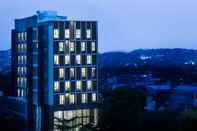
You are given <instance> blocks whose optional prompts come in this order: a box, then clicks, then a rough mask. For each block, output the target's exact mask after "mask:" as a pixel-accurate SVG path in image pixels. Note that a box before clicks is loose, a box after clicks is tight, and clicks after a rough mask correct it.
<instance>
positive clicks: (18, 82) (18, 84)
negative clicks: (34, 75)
mask: <svg viewBox="0 0 197 131" xmlns="http://www.w3.org/2000/svg"><path fill="white" fill-rule="evenodd" d="M20 85H21V84H20V77H18V78H17V86H18V87H20Z"/></svg>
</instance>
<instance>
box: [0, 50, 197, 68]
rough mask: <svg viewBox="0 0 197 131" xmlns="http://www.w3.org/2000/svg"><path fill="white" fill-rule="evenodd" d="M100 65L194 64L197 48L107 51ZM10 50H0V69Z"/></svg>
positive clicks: (9, 54)
mask: <svg viewBox="0 0 197 131" xmlns="http://www.w3.org/2000/svg"><path fill="white" fill-rule="evenodd" d="M99 64H100V67H105V66H116V67H119V66H134V65H135V66H138V65H144V64H150V65H158V66H169V65H177V66H182V65H196V64H197V50H192V49H180V48H175V49H137V50H133V51H131V52H120V51H117V52H107V53H102V54H99ZM10 65H11V50H10V49H8V50H1V51H0V71H5V70H10Z"/></svg>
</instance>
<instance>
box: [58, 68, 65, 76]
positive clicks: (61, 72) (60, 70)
mask: <svg viewBox="0 0 197 131" xmlns="http://www.w3.org/2000/svg"><path fill="white" fill-rule="evenodd" d="M59 78H64V68H60V69H59Z"/></svg>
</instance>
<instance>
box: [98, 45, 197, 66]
mask: <svg viewBox="0 0 197 131" xmlns="http://www.w3.org/2000/svg"><path fill="white" fill-rule="evenodd" d="M99 60H100V66H101V67H103V66H117V67H119V66H133V65H143V64H149V65H158V66H167V65H177V66H179V65H180V66H182V65H195V64H196V63H197V50H192V49H179V48H175V49H137V50H134V51H131V52H107V53H103V54H101V55H100V57H99Z"/></svg>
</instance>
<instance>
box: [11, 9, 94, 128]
mask: <svg viewBox="0 0 197 131" xmlns="http://www.w3.org/2000/svg"><path fill="white" fill-rule="evenodd" d="M97 39H98V38H97V22H96V21H73V20H67V18H66V17H65V16H58V15H57V13H56V12H54V11H43V12H37V14H36V15H33V16H31V17H27V18H23V19H16V20H15V29H13V30H12V79H13V87H14V90H13V93H14V95H15V96H17V97H18V98H19V99H21V100H23V101H24V102H26V103H27V104H26V105H24V108H26V111H27V116H26V119H27V121H28V124H29V126H30V128H31V129H33V130H65V128H66V129H67V130H70V131H72V130H74V131H76V130H79V129H80V128H81V127H83V126H84V125H87V124H89V123H91V124H96V123H97V117H98V116H97V112H98V111H97V103H98V75H97V74H98V73H97V49H98V46H97V43H98V41H97Z"/></svg>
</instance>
